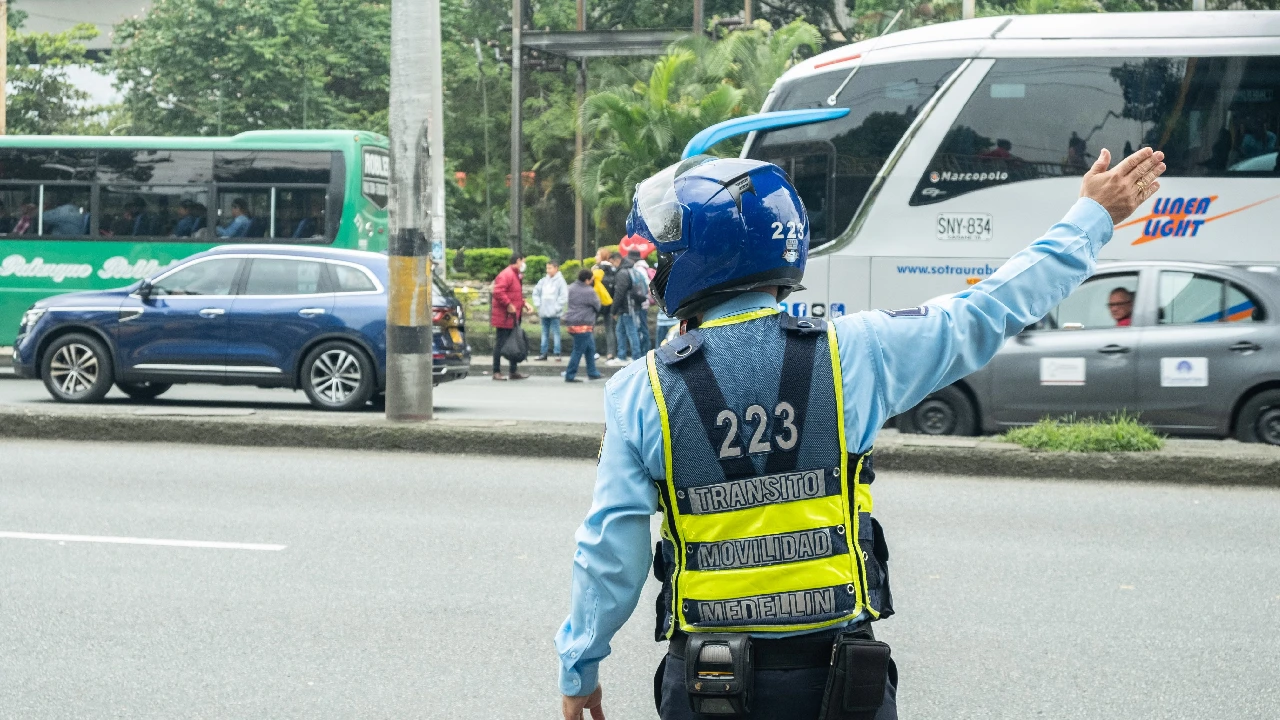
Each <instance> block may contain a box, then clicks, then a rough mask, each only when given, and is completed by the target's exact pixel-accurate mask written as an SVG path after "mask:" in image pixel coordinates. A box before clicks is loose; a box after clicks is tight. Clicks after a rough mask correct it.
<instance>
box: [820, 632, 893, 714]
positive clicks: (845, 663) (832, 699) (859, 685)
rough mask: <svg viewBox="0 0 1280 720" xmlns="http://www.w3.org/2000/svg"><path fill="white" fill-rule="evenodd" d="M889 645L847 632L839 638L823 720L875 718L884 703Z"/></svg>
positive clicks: (833, 656) (833, 655)
mask: <svg viewBox="0 0 1280 720" xmlns="http://www.w3.org/2000/svg"><path fill="white" fill-rule="evenodd" d="M888 678H889V645H888V644H887V643H882V642H880V641H878V640H872V639H870V638H866V637H859V635H855V634H853V633H846V634H842V635H840V636H839V637H838V638H836V644H835V647H834V648H833V649H832V653H831V671H830V672H829V673H828V674H827V689H826V691H825V692H824V693H823V696H822V712H821V714H819V715H818V717H819V718H821V720H872V718H874V717H875V714H876V711H877V710H879V709H880V706H881V705H882V704H884V693H885V683H887V682H888Z"/></svg>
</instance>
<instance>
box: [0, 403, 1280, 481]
mask: <svg viewBox="0 0 1280 720" xmlns="http://www.w3.org/2000/svg"><path fill="white" fill-rule="evenodd" d="M602 432H603V427H602V426H601V425H599V424H597V423H572V422H532V421H515V420H461V419H456V420H436V421H432V422H428V423H411V424H397V423H390V422H388V421H387V420H386V419H385V418H384V417H383V416H382V415H380V414H375V413H344V414H326V413H316V412H314V411H281V412H270V413H261V412H257V411H255V410H252V409H247V408H164V407H154V406H153V407H147V406H137V405H110V406H84V405H54V406H41V407H20V406H7V407H0V437H10V438H34V439H58V440H88V441H100V442H130V443H136V442H173V443H196V444H205V445H237V446H258V447H263V446H267V447H314V448H327V449H345V450H399V451H409V452H424V453H464V454H480V455H503V456H509V457H557V458H580V459H583V460H594V459H595V458H596V456H597V453H598V452H599V447H600V436H601V433H602ZM874 457H875V465H876V468H877V469H879V470H890V471H910V472H926V473H942V474H951V475H976V476H987V477H992V476H995V477H1021V478H1046V479H1048V478H1065V479H1080V480H1118V481H1134V482H1163V483H1176V484H1213V485H1252V486H1259V487H1280V447H1272V446H1267V445H1244V444H1241V443H1237V442H1234V441H1219V440H1178V439H1175V440H1169V441H1168V442H1167V443H1166V446H1165V448H1164V449H1163V450H1160V451H1156V452H1146V453H1050V452H1038V451H1031V450H1027V449H1024V448H1021V447H1018V446H1016V445H1012V444H1009V443H1004V442H1000V441H998V440H992V439H985V438H955V437H942V438H934V437H926V436H920V435H900V434H898V433H897V432H896V431H885V432H883V433H881V436H880V442H879V443H878V444H877V447H876V451H875V456H874Z"/></svg>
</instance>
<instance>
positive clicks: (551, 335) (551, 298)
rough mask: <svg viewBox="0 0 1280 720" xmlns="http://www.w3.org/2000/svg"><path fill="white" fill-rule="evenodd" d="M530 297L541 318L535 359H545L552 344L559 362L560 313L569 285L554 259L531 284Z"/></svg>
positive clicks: (564, 303) (567, 294) (567, 295)
mask: <svg viewBox="0 0 1280 720" xmlns="http://www.w3.org/2000/svg"><path fill="white" fill-rule="evenodd" d="M592 292H593V293H594V292H595V291H594V290H592ZM532 299H533V306H534V307H535V308H537V309H538V318H539V319H540V320H542V344H541V345H540V346H539V348H540V352H539V353H538V358H537V359H539V360H546V359H547V350H548V349H550V346H554V349H555V351H556V362H560V313H562V312H564V310H565V306H566V305H567V304H568V302H569V286H568V285H566V284H565V282H564V276H563V275H561V274H560V265H559V264H557V263H556V262H555V261H548V262H547V274H546V275H544V276H543V277H542V279H541V280H539V281H538V284H537V285H534V286H533V298H532Z"/></svg>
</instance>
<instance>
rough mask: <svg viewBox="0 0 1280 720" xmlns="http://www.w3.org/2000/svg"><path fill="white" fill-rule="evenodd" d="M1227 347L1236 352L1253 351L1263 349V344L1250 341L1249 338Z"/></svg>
mask: <svg viewBox="0 0 1280 720" xmlns="http://www.w3.org/2000/svg"><path fill="white" fill-rule="evenodd" d="M1227 349H1228V350H1230V351H1231V352H1234V353H1251V352H1256V351H1258V350H1261V349H1262V346H1261V345H1259V344H1257V343H1252V342H1249V341H1248V340H1241V341H1240V342H1238V343H1236V344H1235V345H1232V346H1231V347H1229V348H1227Z"/></svg>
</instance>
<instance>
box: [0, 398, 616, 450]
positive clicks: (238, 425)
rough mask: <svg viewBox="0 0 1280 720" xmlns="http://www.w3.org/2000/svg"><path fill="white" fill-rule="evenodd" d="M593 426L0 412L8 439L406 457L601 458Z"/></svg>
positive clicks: (1, 431)
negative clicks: (378, 453) (354, 452)
mask: <svg viewBox="0 0 1280 720" xmlns="http://www.w3.org/2000/svg"><path fill="white" fill-rule="evenodd" d="M600 433H601V428H600V427H599V426H597V425H594V424H591V423H533V422H516V421H503V420H471V421H462V420H458V421H443V420H442V421H433V422H424V423H405V424H399V423H390V422H387V421H386V420H384V419H381V418H378V419H368V418H364V417H359V416H356V417H355V418H353V419H348V418H339V419H329V418H324V419H316V418H314V417H305V416H303V417H299V416H290V415H244V414H220V413H216V412H212V411H198V412H196V413H180V412H164V413H157V412H153V411H148V410H138V411H136V412H134V413H129V414H126V413H108V412H59V411H53V412H50V411H46V410H43V409H42V410H40V411H32V410H28V409H10V408H2V409H0V437H10V438H28V439H45V440H49V439H56V440H87V441H97V442H166V443H193V444H200V445H236V446H246V447H298V448H332V449H341V450H399V451H411V452H423V453H465V454H475V455H516V456H521V457H556V458H584V459H585V458H595V457H596V453H597V452H598V450H599V448H600Z"/></svg>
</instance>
